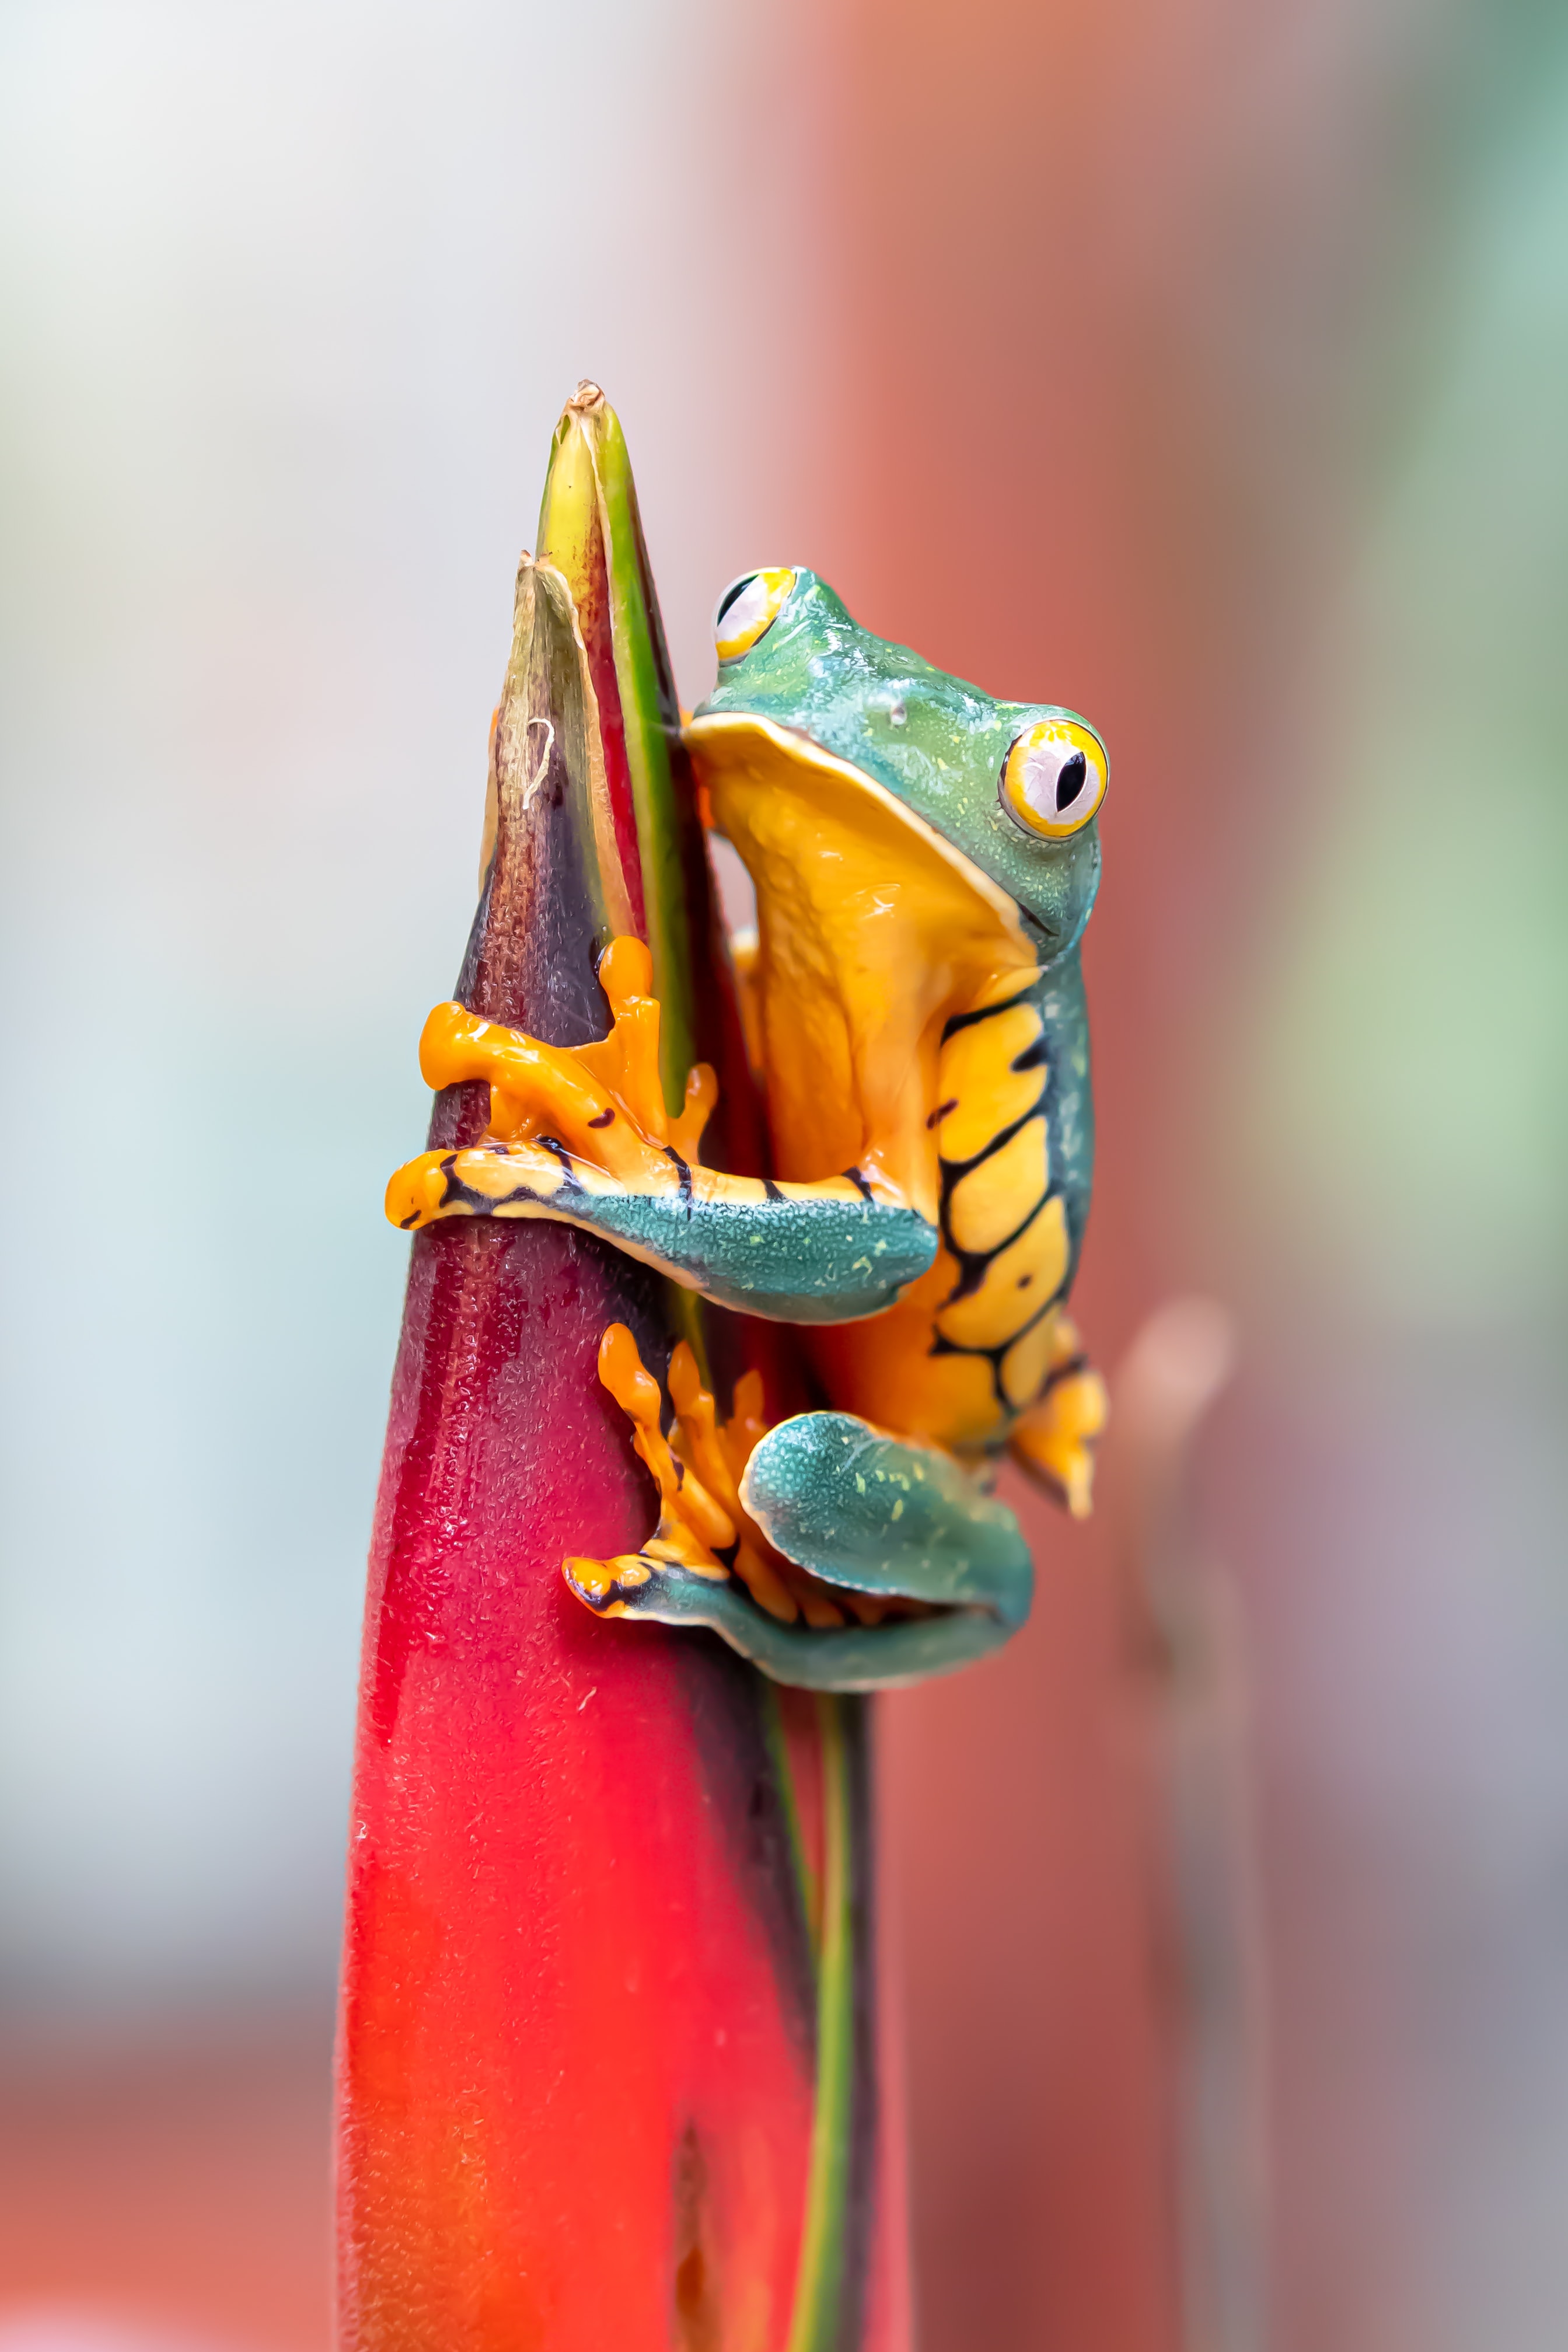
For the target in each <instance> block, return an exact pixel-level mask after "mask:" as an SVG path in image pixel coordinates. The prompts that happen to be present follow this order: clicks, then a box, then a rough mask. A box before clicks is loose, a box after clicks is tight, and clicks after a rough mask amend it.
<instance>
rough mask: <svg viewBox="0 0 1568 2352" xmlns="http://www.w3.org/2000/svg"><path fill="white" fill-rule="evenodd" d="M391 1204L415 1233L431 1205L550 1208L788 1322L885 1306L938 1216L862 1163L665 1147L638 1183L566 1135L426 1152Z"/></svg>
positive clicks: (931, 1254) (913, 1273) (486, 1211)
mask: <svg viewBox="0 0 1568 2352" xmlns="http://www.w3.org/2000/svg"><path fill="white" fill-rule="evenodd" d="M387 1214H388V1216H389V1217H390V1218H391V1219H392V1223H394V1224H398V1225H401V1226H402V1227H403V1228H404V1230H405V1231H409V1232H412V1231H413V1230H414V1229H415V1227H417V1226H419V1225H423V1224H428V1223H431V1222H432V1220H433V1219H434V1218H436V1217H454V1216H458V1217H462V1216H469V1217H553V1218H557V1219H559V1220H563V1221H564V1222H565V1223H569V1224H574V1225H581V1226H583V1227H585V1228H586V1230H587V1231H588V1232H590V1233H596V1234H603V1235H604V1236H605V1238H606V1239H607V1240H609V1241H612V1242H613V1243H614V1244H615V1245H616V1247H617V1248H618V1249H622V1250H624V1251H625V1252H626V1253H627V1255H629V1256H632V1257H638V1258H642V1259H643V1261H644V1263H645V1264H647V1265H653V1266H656V1267H657V1268H658V1270H659V1272H660V1273H661V1274H664V1275H668V1276H670V1277H671V1279H672V1280H674V1281H675V1282H679V1283H683V1284H685V1286H686V1287H687V1288H688V1289H691V1290H697V1291H700V1292H701V1293H702V1295H703V1297H705V1298H711V1299H713V1300H714V1301H715V1303H716V1305H718V1306H720V1307H737V1308H738V1309H739V1310H740V1311H741V1312H742V1313H744V1314H747V1315H761V1316H766V1317H768V1318H770V1319H771V1320H773V1321H775V1322H784V1323H849V1322H852V1321H854V1320H855V1319H856V1318H859V1317H861V1316H862V1315H874V1314H876V1313H877V1312H878V1310H879V1309H880V1308H882V1307H889V1306H891V1305H892V1303H893V1301H894V1299H895V1298H896V1297H897V1296H898V1294H899V1292H900V1291H901V1290H902V1289H903V1288H904V1285H905V1284H906V1283H911V1282H915V1281H916V1280H918V1278H919V1276H921V1275H923V1274H924V1273H925V1270H926V1268H927V1267H928V1266H929V1265H930V1264H931V1263H932V1260H933V1259H934V1258H935V1256H936V1244H937V1233H936V1226H935V1225H933V1224H931V1223H928V1222H927V1220H926V1219H925V1217H923V1216H921V1215H920V1214H919V1213H918V1212H917V1211H916V1210H914V1209H911V1208H908V1207H906V1206H905V1205H904V1203H903V1202H895V1201H891V1200H888V1199H885V1198H879V1197H877V1196H876V1195H874V1194H873V1192H872V1190H871V1187H870V1186H869V1184H868V1183H867V1182H866V1181H865V1180H864V1179H863V1178H862V1176H861V1175H860V1174H859V1172H858V1171H851V1172H850V1173H848V1174H846V1175H845V1176H842V1177H830V1178H829V1179H827V1180H826V1181H824V1182H821V1183H816V1184H775V1183H772V1182H770V1181H768V1180H767V1179H765V1178H758V1177H750V1176H727V1175H724V1174H722V1173H720V1172H719V1171H716V1170H715V1169H710V1168H694V1167H692V1166H690V1165H689V1164H688V1163H687V1162H685V1160H680V1159H679V1158H678V1157H675V1158H667V1159H666V1160H665V1161H664V1167H663V1169H662V1170H659V1169H655V1170H654V1171H652V1173H651V1175H645V1176H643V1179H642V1181H641V1182H640V1183H636V1184H628V1183H624V1182H622V1181H621V1180H620V1179H619V1178H618V1177H616V1176H613V1175H612V1174H610V1173H609V1172H607V1171H605V1170H604V1169H602V1168H600V1167H596V1166H595V1165H594V1164H593V1163H592V1162H591V1161H589V1160H582V1159H580V1158H579V1157H578V1156H577V1154H576V1153H574V1152H572V1151H570V1150H567V1148H566V1147H565V1145H564V1144H560V1143H555V1142H546V1141H543V1140H540V1141H539V1142H537V1143H514V1144H501V1143H484V1144H478V1145H476V1146H475V1147H474V1148H473V1149H472V1150H466V1151H426V1152H422V1153H421V1155H420V1157H419V1158H418V1159H417V1160H410V1161H409V1162H408V1163H407V1165H406V1166H405V1167H402V1168H400V1169H399V1170H398V1171H397V1174H396V1175H395V1176H394V1177H393V1178H392V1184H391V1185H390V1186H389V1188H388V1192H387Z"/></svg>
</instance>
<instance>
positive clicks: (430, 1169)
mask: <svg viewBox="0 0 1568 2352" xmlns="http://www.w3.org/2000/svg"><path fill="white" fill-rule="evenodd" d="M451 1157H452V1154H451V1153H450V1152H449V1151H422V1152H421V1153H420V1155H419V1157H418V1159H417V1160H407V1161H405V1162H404V1164H403V1166H402V1167H401V1168H400V1169H399V1170H398V1171H397V1172H396V1174H395V1175H394V1176H393V1178H392V1182H391V1183H390V1184H389V1185H388V1186H387V1196H386V1213H387V1223H389V1224H392V1225H396V1227H397V1229H398V1231H399V1232H400V1233H404V1234H413V1233H417V1232H418V1230H419V1228H420V1226H421V1225H428V1224H429V1223H431V1222H432V1220H433V1219H434V1218H435V1217H437V1216H438V1215H439V1214H440V1213H441V1204H442V1202H443V1201H444V1199H445V1198H446V1162H447V1161H448V1160H450V1159H451Z"/></svg>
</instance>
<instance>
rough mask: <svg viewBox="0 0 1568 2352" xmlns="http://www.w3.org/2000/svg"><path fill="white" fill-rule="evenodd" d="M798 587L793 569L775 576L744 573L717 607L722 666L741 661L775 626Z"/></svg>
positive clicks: (717, 643)
mask: <svg viewBox="0 0 1568 2352" xmlns="http://www.w3.org/2000/svg"><path fill="white" fill-rule="evenodd" d="M794 585H795V572H794V568H793V566H786V567H785V568H784V569H783V570H780V571H774V572H742V573H741V575H740V577H739V579H738V580H732V581H731V582H730V583H729V586H728V587H727V589H726V590H725V592H724V594H723V595H722V596H721V597H720V598H719V600H718V603H717V604H716V605H715V606H714V614H713V639H714V648H715V651H716V653H717V655H718V657H719V659H720V661H721V662H732V661H738V660H739V659H740V656H741V655H742V654H748V653H749V652H750V651H751V648H752V646H754V645H755V644H756V643H757V640H758V637H760V636H762V635H764V634H765V633H766V631H768V629H770V628H771V627H772V626H773V624H774V622H775V621H776V620H777V619H778V618H779V614H780V613H781V612H782V611H783V609H784V600H785V598H786V597H787V596H788V595H789V591H790V589H791V588H793V586H794Z"/></svg>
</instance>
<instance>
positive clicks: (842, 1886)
mask: <svg viewBox="0 0 1568 2352" xmlns="http://www.w3.org/2000/svg"><path fill="white" fill-rule="evenodd" d="M817 1721H818V1725H819V1727H820V1729H821V1741H822V1935H821V1946H820V1948H819V1951H818V1957H817V2110H816V2115H815V2116H814V2117H813V2119H812V2124H811V2153H810V2169H809V2171H808V2174H807V2179H806V2220H805V2226H804V2228H803V2229H802V2231H801V2234H800V2267H799V2269H798V2270H797V2272H796V2274H795V2310H794V2315H793V2316H792V2318H791V2320H790V2323H789V2346H788V2352H836V2347H837V2345H838V2332H839V2300H840V2295H839V2290H840V2285H841V2279H842V2273H843V2261H844V2221H845V2210H844V2207H845V2199H846V2195H847V2192H848V2189H849V2166H850V2101H851V2091H852V2082H853V2072H854V1931H853V1926H852V1914H851V1908H850V1899H851V1894H852V1852H851V1844H852V1832H851V1808H850V1764H849V1748H848V1743H847V1741H846V1740H845V1738H844V1718H843V1702H842V1700H841V1699H839V1698H837V1697H835V1696H832V1695H831V1694H830V1693H826V1692H824V1693H822V1694H821V1695H820V1696H819V1697H818V1700H817Z"/></svg>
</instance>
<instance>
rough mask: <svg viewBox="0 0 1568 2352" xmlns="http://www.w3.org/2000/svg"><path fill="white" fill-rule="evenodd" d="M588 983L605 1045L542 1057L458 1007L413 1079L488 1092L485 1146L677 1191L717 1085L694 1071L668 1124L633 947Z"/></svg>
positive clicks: (646, 967)
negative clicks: (606, 1029)
mask: <svg viewBox="0 0 1568 2352" xmlns="http://www.w3.org/2000/svg"><path fill="white" fill-rule="evenodd" d="M599 982H600V986H601V988H602V989H603V991H604V993H605V996H606V997H607V998H608V1000H609V1003H610V1013H611V1025H610V1034H609V1035H608V1036H607V1037H601V1038H600V1039H598V1040H597V1042H596V1043H594V1044H592V1045H541V1044H540V1043H539V1041H538V1038H537V1037H529V1036H527V1035H525V1034H524V1033H523V1032H522V1031H521V1030H520V1029H507V1028H504V1027H503V1026H502V1025H501V1024H500V1023H498V1022H495V1021H486V1020H484V1019H482V1018H481V1017H480V1015H479V1014H478V1013H470V1012H468V1011H466V1010H465V1007H464V1006H463V1005H461V1004H438V1005H437V1006H436V1008H435V1010H434V1013H432V1014H431V1016H430V1018H429V1020H428V1021H427V1022H426V1023H425V1024H424V1032H423V1035H422V1037H421V1038H420V1041H419V1066H420V1072H421V1075H422V1076H423V1079H424V1082H425V1084H426V1086H428V1087H432V1088H434V1089H436V1090H439V1089H440V1088H441V1087H450V1086H455V1085H456V1084H458V1083H459V1082H460V1081H461V1080H464V1079H478V1080H479V1081H480V1082H481V1083H482V1084H484V1085H486V1086H488V1087H489V1089H490V1124H489V1132H488V1138H487V1139H488V1140H489V1141H490V1142H491V1143H492V1144H497V1143H498V1144H507V1145H511V1144H524V1145H527V1144H530V1143H536V1142H538V1141H539V1140H540V1139H543V1140H544V1142H545V1145H546V1147H547V1149H548V1148H549V1146H551V1145H553V1146H557V1147H560V1148H563V1149H564V1150H566V1151H567V1152H569V1153H570V1155H571V1157H572V1159H573V1160H575V1161H576V1162H577V1163H578V1164H579V1165H580V1166H581V1167H586V1168H592V1169H598V1170H600V1171H602V1173H603V1174H604V1175H605V1176H607V1177H611V1178H613V1179H615V1180H616V1181H618V1182H620V1183H622V1184H623V1185H627V1186H630V1187H632V1189H635V1190H644V1191H645V1190H647V1189H649V1188H650V1187H652V1186H656V1185H661V1184H667V1183H669V1182H672V1181H676V1180H677V1179H678V1176H679V1172H680V1171H682V1170H683V1169H685V1168H687V1167H689V1166H690V1164H691V1163H692V1162H693V1161H694V1160H695V1159H696V1156H697V1150H698V1146H699V1145H700V1143H701V1141H702V1132H703V1129H704V1128H705V1126H706V1124H707V1120H708V1116H709V1114H710V1112H711V1111H712V1109H713V1107H714V1105H715V1103H716V1101H717V1099H718V1081H717V1079H716V1077H715V1076H714V1074H713V1071H712V1070H711V1069H710V1068H709V1067H708V1066H707V1064H706V1062H699V1063H698V1064H697V1065H696V1066H695V1069H694V1070H693V1071H692V1072H691V1073H690V1075H689V1076H688V1077H687V1079H686V1093H685V1106H684V1108H682V1110H681V1113H680V1115H679V1117H678V1118H671V1117H670V1115H669V1113H668V1112H667V1110H666V1109H665V1108H664V1086H663V1083H662V1081H661V1078H660V1075H659V1026H660V1018H659V1001H658V999H657V997H656V996H654V995H653V993H652V991H653V958H652V956H651V955H650V954H649V952H648V950H647V948H646V947H645V946H644V945H643V941H642V940H636V939H620V940H612V941H611V944H610V945H609V947H607V948H606V949H605V950H604V953H603V955H602V956H601V958H600V961H599ZM393 1181H394V1182H395V1181H396V1180H395V1179H394V1180H393Z"/></svg>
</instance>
